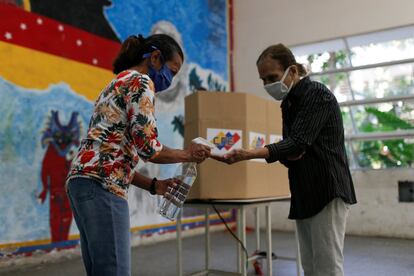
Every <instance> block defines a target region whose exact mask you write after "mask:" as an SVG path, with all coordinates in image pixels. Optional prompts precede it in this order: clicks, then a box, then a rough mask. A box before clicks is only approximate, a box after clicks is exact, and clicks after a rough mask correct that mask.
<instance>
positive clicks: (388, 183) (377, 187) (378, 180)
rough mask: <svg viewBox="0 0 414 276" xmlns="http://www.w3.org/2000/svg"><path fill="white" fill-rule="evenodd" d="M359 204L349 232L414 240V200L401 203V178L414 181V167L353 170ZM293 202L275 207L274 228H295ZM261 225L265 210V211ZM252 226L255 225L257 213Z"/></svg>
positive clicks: (354, 207) (250, 217) (351, 216)
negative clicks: (292, 216) (399, 199)
mask: <svg viewBox="0 0 414 276" xmlns="http://www.w3.org/2000/svg"><path fill="white" fill-rule="evenodd" d="M352 175H353V180H354V185H355V190H356V195H357V200H358V203H357V204H356V205H352V207H351V211H350V214H349V217H348V224H347V233H348V234H353V235H363V236H383V237H398V238H411V239H414V203H399V202H398V181H399V180H414V170H413V169H389V170H375V171H374V170H366V171H353V172H352ZM289 204H290V203H275V204H274V205H273V206H272V228H273V229H277V230H284V231H292V230H293V229H294V228H293V227H294V223H293V221H292V220H288V219H287V215H288V213H289ZM261 213H262V215H261V222H262V223H261V226H262V227H265V224H264V212H261ZM248 225H250V226H253V225H254V217H253V213H249V215H248Z"/></svg>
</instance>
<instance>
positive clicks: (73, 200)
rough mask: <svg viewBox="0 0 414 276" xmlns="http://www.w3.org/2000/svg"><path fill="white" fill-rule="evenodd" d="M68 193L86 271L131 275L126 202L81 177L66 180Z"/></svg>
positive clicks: (103, 275)
mask: <svg viewBox="0 0 414 276" xmlns="http://www.w3.org/2000/svg"><path fill="white" fill-rule="evenodd" d="M68 195H69V200H70V204H71V207H72V211H73V215H74V218H75V221H76V225H77V226H78V229H79V233H80V242H81V250H82V258H83V263H84V265H85V269H86V273H87V275H88V276H98V275H99V276H125V275H128V276H129V275H131V243H130V234H129V228H130V227H129V210H128V202H127V201H126V200H125V199H123V198H121V197H119V196H116V195H114V194H112V193H110V192H108V191H107V190H105V189H104V188H103V187H102V185H101V184H100V183H99V181H98V180H93V179H90V178H85V177H77V178H72V179H71V180H69V183H68Z"/></svg>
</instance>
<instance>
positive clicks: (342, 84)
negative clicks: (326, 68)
mask: <svg viewBox="0 0 414 276" xmlns="http://www.w3.org/2000/svg"><path fill="white" fill-rule="evenodd" d="M312 79H313V80H315V81H319V82H321V83H323V84H325V85H326V86H327V87H328V88H329V90H331V91H332V92H333V93H334V95H335V97H336V99H337V101H338V102H346V101H351V100H352V92H351V89H350V88H349V85H348V83H349V81H348V76H347V73H336V74H328V75H321V76H312Z"/></svg>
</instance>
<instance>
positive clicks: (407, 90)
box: [349, 63, 414, 100]
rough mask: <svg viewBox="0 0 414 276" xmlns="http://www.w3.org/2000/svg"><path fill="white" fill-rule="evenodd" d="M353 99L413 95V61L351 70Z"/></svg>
mask: <svg viewBox="0 0 414 276" xmlns="http://www.w3.org/2000/svg"><path fill="white" fill-rule="evenodd" d="M349 74H350V81H351V85H352V89H353V91H354V95H355V99H356V100H360V99H368V98H383V97H387V96H398V95H414V63H409V64H402V65H394V66H387V67H377V68H373V69H365V70H358V71H352V72H350V73H349Z"/></svg>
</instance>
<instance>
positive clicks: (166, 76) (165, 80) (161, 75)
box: [148, 63, 174, 93]
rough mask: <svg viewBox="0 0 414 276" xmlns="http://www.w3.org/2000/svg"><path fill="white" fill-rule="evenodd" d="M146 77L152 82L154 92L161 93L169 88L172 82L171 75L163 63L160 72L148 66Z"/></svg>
mask: <svg viewBox="0 0 414 276" xmlns="http://www.w3.org/2000/svg"><path fill="white" fill-rule="evenodd" d="M148 76H149V77H150V78H151V80H152V81H153V82H154V85H155V92H156V93H158V92H161V91H164V90H166V89H167V88H168V87H170V85H171V82H172V80H173V77H174V75H173V73H172V71H171V69H170V68H168V66H167V64H166V63H164V64H163V65H162V67H161V69H160V70H158V71H157V70H156V69H155V68H154V67H152V66H150V68H149V72H148Z"/></svg>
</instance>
